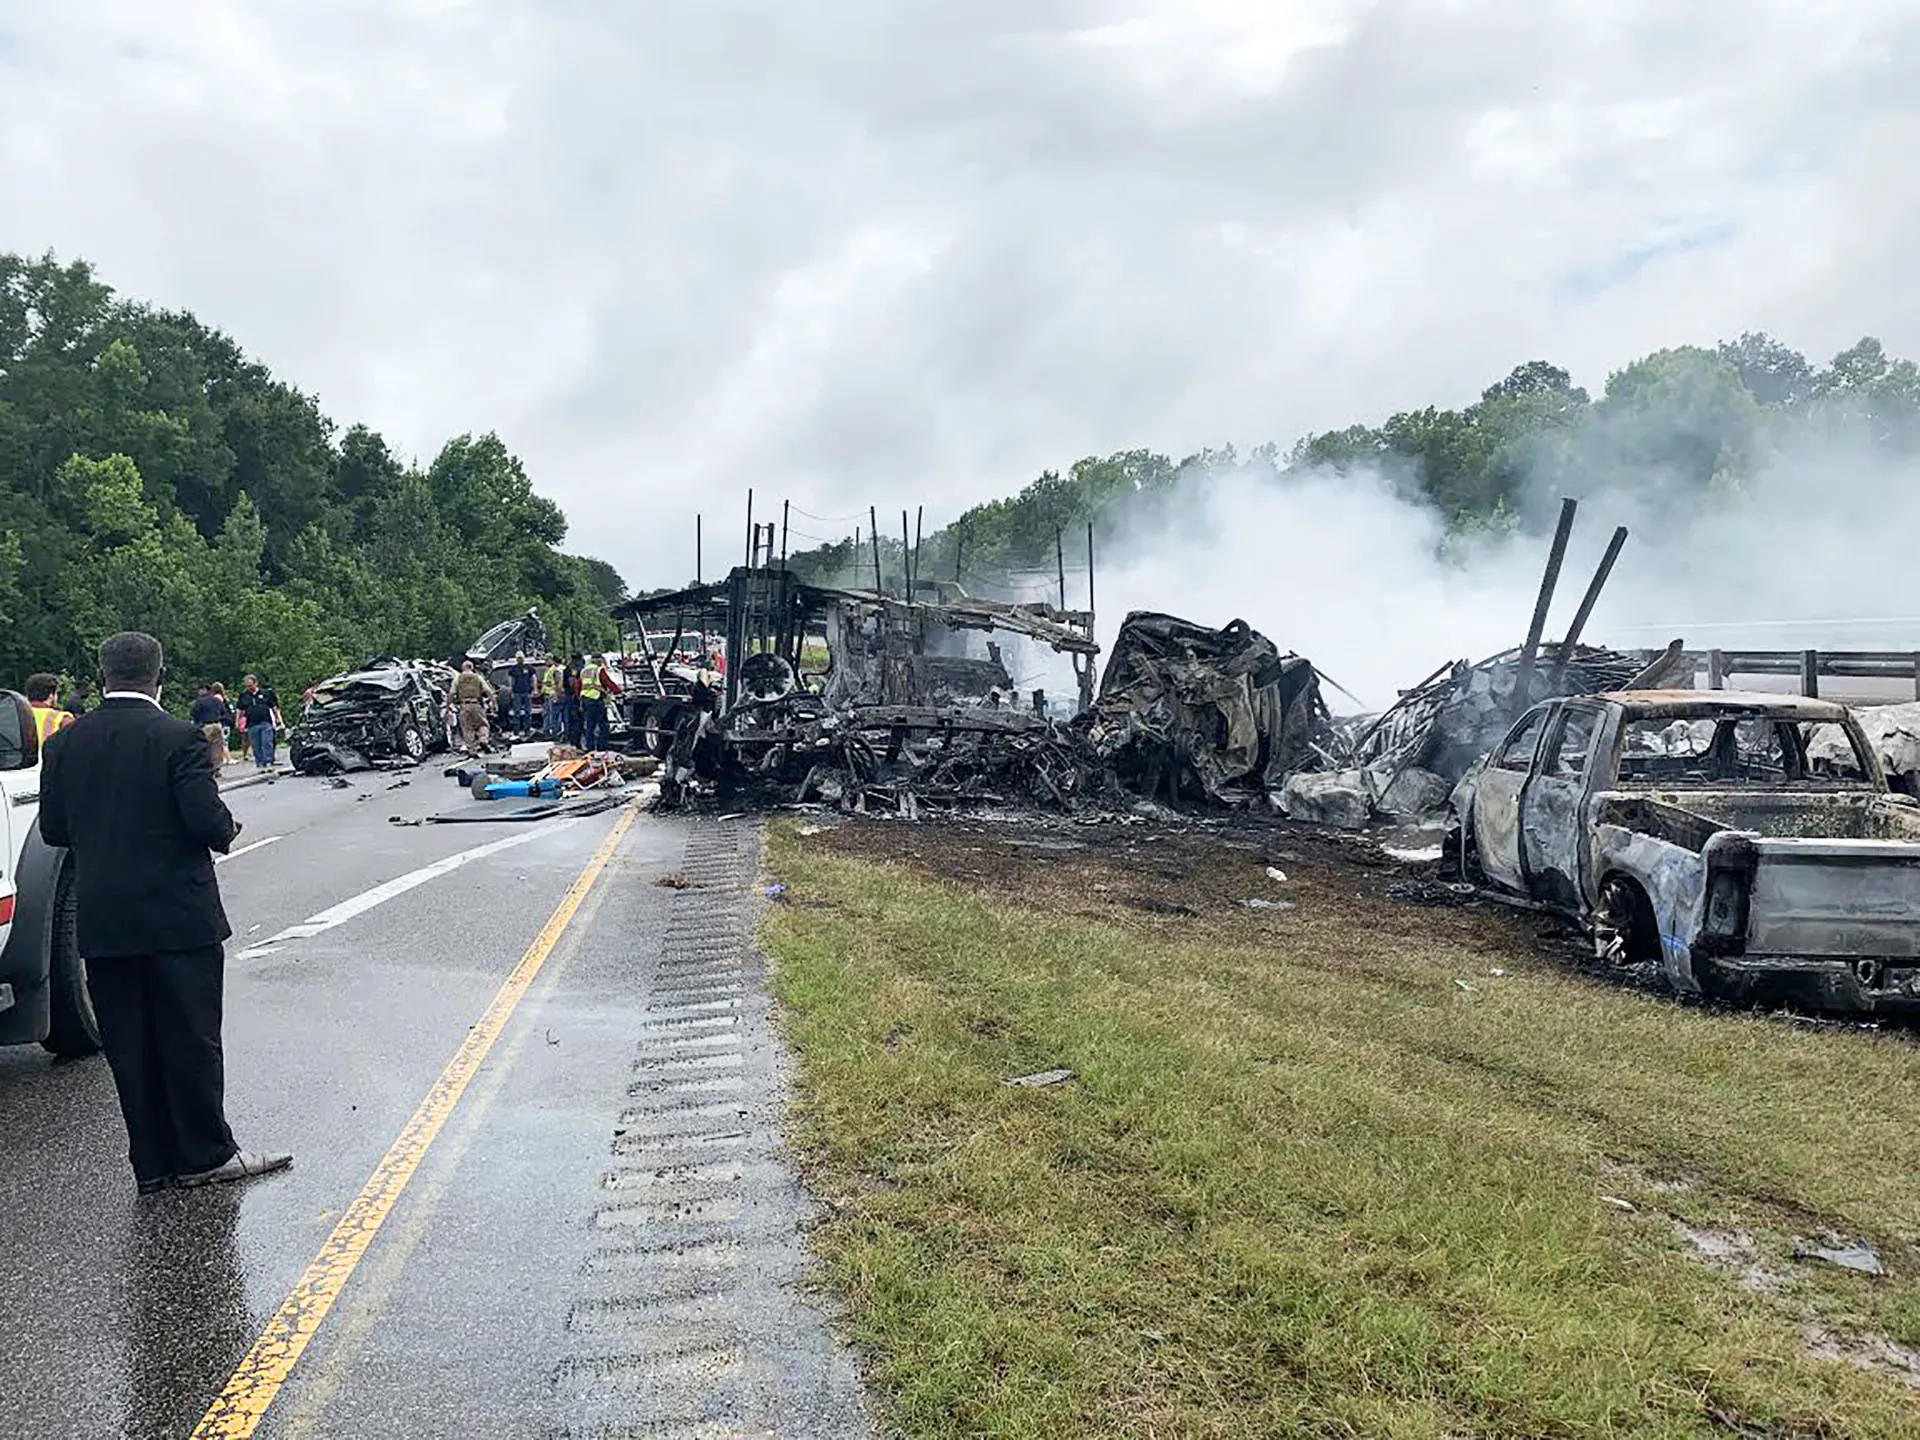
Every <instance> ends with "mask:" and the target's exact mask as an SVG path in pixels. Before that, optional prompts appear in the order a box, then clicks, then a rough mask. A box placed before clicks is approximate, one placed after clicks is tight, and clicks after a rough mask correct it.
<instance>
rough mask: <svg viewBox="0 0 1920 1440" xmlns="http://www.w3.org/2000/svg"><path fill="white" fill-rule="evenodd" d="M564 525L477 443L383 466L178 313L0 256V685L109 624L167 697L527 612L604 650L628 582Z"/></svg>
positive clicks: (474, 631)
mask: <svg viewBox="0 0 1920 1440" xmlns="http://www.w3.org/2000/svg"><path fill="white" fill-rule="evenodd" d="M566 533H567V525H566V519H565V517H564V516H563V515H562V514H561V512H560V509H559V507H558V506H556V505H555V504H554V503H553V502H552V501H550V500H547V499H545V498H544V497H542V496H540V495H538V494H536V493H535V491H534V489H533V485H532V482H531V481H530V480H529V478H528V476H527V473H526V471H525V469H524V468H523V466H522V465H521V463H520V461H519V460H518V459H517V458H516V457H515V456H514V455H513V454H512V453H511V452H509V451H508V449H507V447H506V446H505V445H504V444H503V443H502V442H501V441H500V439H499V437H497V436H495V435H492V434H488V435H481V436H474V435H461V436H457V437H455V438H453V439H451V440H449V441H447V443H446V444H445V445H444V446H443V447H442V448H441V450H440V452H439V454H438V455H436V456H435V457H434V459H433V461H432V463H431V464H429V465H428V466H426V467H425V468H424V469H421V468H419V467H417V466H415V465H412V464H407V463H403V462H402V461H401V460H400V459H399V458H398V457H397V456H396V455H394V454H393V452H392V450H391V449H390V448H389V446H388V445H387V442H386V441H385V440H383V439H382V438H381V437H380V435H379V434H378V433H376V432H375V431H373V430H371V429H369V428H367V427H366V426H364V425H354V426H351V427H350V428H348V429H347V430H345V431H344V433H342V432H340V431H339V430H338V427H336V425H335V424H334V422H333V421H332V420H330V419H328V418H327V417H326V416H325V415H324V414H323V413H322V412H321V409H320V405H319V402H318V400H317V399H316V398H315V397H314V396H312V395H308V394H305V393H303V392H302V391H300V390H298V389H296V388H294V387H293V386H291V385H288V384H286V383H285V382H283V381H280V380H277V379H275V378H274V377H273V376H272V374H270V373H269V372H268V370H267V368H266V367H265V366H263V365H261V364H259V363H257V362H256V361H253V360H250V359H249V358H248V357H247V356H246V355H245V353H244V352H242V350H241V349H240V347H239V346H238V345H237V344H235V343H234V341H233V340H231V339H229V338H228V337H227V336H226V335H224V334H222V333H221V332H219V331H217V330H213V329H209V328H208V327H207V326H205V325H203V324H201V323H200V322H199V321H198V320H196V319H195V318H194V317H193V316H192V315H191V314H188V313H186V312H184V311H169V310H162V309H157V308H155V307H153V306H150V305H146V304H142V303H139V302H136V301H132V300H128V299H125V298H122V297H120V296H118V295H116V294H115V293H114V292H113V291H112V290H111V289H110V288H108V286H106V285H105V284H103V283H102V282H101V281H99V280H98V279H96V278H95V275H94V272H93V270H92V268H91V267H90V266H89V265H87V264H86V263H85V262H81V261H75V262H70V263H61V262H60V261H58V260H56V259H55V258H53V257H52V256H46V257H41V258H26V257H23V256H19V255H12V254H0V683H4V684H7V685H12V686H18V685H19V684H20V682H21V680H22V679H23V678H24V676H25V675H26V674H28V673H30V672H32V671H36V670H49V671H54V672H64V673H66V674H68V675H74V676H86V675H90V674H91V673H92V669H93V665H92V652H93V649H94V647H95V646H96V645H97V644H98V643H99V641H100V640H101V639H102V638H104V637H105V636H106V635H108V634H111V633H113V632H114V631H117V630H123V629H137V630H146V631H149V632H151V633H153V634H155V635H158V636H159V637H160V638H161V639H162V641H163V642H164V643H165V645H166V647H167V651H168V668H169V671H170V673H171V674H172V676H173V677H174V682H175V683H174V687H173V688H174V692H175V694H180V693H182V692H184V691H186V690H188V689H190V687H191V685H192V684H193V683H194V682H195V681H199V680H210V679H223V680H227V681H229V682H231V681H232V680H234V679H235V678H237V677H238V676H239V675H241V674H243V673H245V672H248V671H252V672H255V673H258V674H260V675H261V676H262V677H263V678H264V679H266V680H268V681H269V682H270V683H273V684H276V685H279V686H283V687H297V686H301V685H304V684H306V683H307V682H309V681H311V680H313V679H316V678H318V677H320V676H324V675H327V674H331V673H335V672H337V671H339V670H342V669H346V668H348V667H350V666H353V665H356V664H359V663H361V662H363V661H365V660H367V659H369V658H371V657H373V656H376V655H383V654H399V655H403V656H419V657H440V658H448V657H451V656H454V655H457V654H459V653H461V652H462V651H464V650H465V649H466V648H467V646H468V645H469V644H471V643H472V641H473V640H474V638H475V637H476V636H478V635H479V634H480V632H481V631H483V630H484V629H486V628H487V626H489V625H491V624H493V623H494V622H495V621H498V620H502V619H507V618H510V617H511V616H513V615H516V614H520V613H522V612H524V611H525V610H526V608H527V607H529V606H533V605H537V606H539V607H540V610H541V613H542V615H543V616H544V617H545V618H546V619H547V620H548V622H549V626H550V628H552V629H553V631H554V633H555V635H556V636H557V637H565V636H569V635H570V636H572V637H573V638H574V639H575V641H576V643H580V644H586V643H588V642H590V641H592V640H596V639H607V640H611V639H612V637H613V629H612V627H611V623H610V622H609V621H608V619H607V615H606V611H607V607H608V606H610V605H612V604H615V603H617V602H618V601H619V600H620V599H622V598H624V595H625V586H624V584H623V582H622V580H621V578H620V576H619V574H618V573H617V572H616V571H615V570H614V569H613V567H612V566H610V565H608V564H606V563H605V562H604V561H600V560H595V559H590V558H586V557H582V556H577V555H569V554H567V553H564V552H563V550H562V549H561V548H560V547H561V545H562V543H563V541H564V540H565V538H566Z"/></svg>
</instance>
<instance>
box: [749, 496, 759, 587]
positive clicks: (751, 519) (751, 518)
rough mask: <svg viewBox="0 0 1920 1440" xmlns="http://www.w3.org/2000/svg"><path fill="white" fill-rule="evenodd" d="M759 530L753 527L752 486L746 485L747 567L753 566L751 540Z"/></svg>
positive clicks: (752, 540)
mask: <svg viewBox="0 0 1920 1440" xmlns="http://www.w3.org/2000/svg"><path fill="white" fill-rule="evenodd" d="M758 534H759V532H758V531H757V530H755V529H754V528H753V487H752V486H751V485H749V486H748V487H747V568H748V569H749V570H751V569H752V568H753V542H754V537H755V536H756V535H758Z"/></svg>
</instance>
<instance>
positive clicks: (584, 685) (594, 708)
mask: <svg viewBox="0 0 1920 1440" xmlns="http://www.w3.org/2000/svg"><path fill="white" fill-rule="evenodd" d="M612 688H613V685H612V677H611V676H609V675H608V674H607V667H606V666H605V665H603V664H601V663H600V659H599V657H598V656H595V657H594V658H592V659H590V660H588V661H587V663H586V665H585V666H584V667H583V668H582V669H581V671H580V711H581V719H582V724H581V732H582V738H581V741H580V746H581V748H582V749H583V750H585V751H587V752H588V753H589V754H591V753H592V752H594V751H595V750H604V749H606V748H607V693H608V691H610V690H611V689H612Z"/></svg>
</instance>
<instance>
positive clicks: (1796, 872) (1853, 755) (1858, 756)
mask: <svg viewBox="0 0 1920 1440" xmlns="http://www.w3.org/2000/svg"><path fill="white" fill-rule="evenodd" d="M1451 811H1452V817H1451V818H1452V821H1453V826H1452V832H1451V834H1450V835H1449V839H1448V844H1449V848H1450V850H1451V852H1452V855H1453V857H1454V861H1455V863H1457V864H1458V865H1459V867H1460V870H1461V874H1462V876H1463V878H1465V879H1467V880H1468V881H1470V882H1472V883H1475V884H1478V885H1481V886H1483V887H1485V888H1488V889H1490V890H1493V891H1495V892H1498V893H1501V894H1504V895H1506V896H1507V897H1510V898H1514V899H1518V900H1521V901H1525V902H1530V903H1533V904H1535V905H1538V906H1540V907H1543V908H1546V909H1549V910H1555V911H1558V912H1560V913H1563V914H1566V915H1568V916H1571V917H1573V918H1576V919H1578V920H1580V921H1581V922H1583V923H1584V924H1586V925H1587V926H1588V927H1589V928H1590V930H1591V933H1592V937H1593V944H1594V949H1595V953H1596V955H1597V956H1598V957H1599V958H1600V959H1601V960H1602V961H1604V962H1608V963H1612V964H1619V965H1634V964H1645V965H1654V966H1658V967H1659V968H1660V969H1661V970H1662V972H1663V973H1664V975H1665V977H1666V979H1667V980H1668V982H1669V983H1670V984H1671V985H1672V987H1673V988H1674V989H1675V990H1677V991H1679V992H1681V993H1683V994H1707V995H1711V996H1716V997H1720V998H1725V999H1731V1000H1741V1001H1756V1002H1764V1003H1790V1004H1799V1005H1806V1006H1811V1007H1815V1008H1821V1009H1834V1010H1846V1011H1855V1012H1894V1011H1903V1010H1904V1011H1908V1012H1920V804H1917V803H1916V802H1914V801H1913V800H1912V799H1910V798H1909V797H1907V796H1903V795H1894V794H1892V793H1891V792H1890V791H1889V790H1888V787H1887V782H1886V778H1885V775H1884V774H1883V772H1882V770H1881V767H1880V762H1879V759H1878V758H1877V757H1876V756H1875V754H1874V753H1873V750H1872V748H1871V747H1870V746H1869V745H1868V744H1867V742H1866V739H1865V737H1864V736H1863V735H1862V733H1861V730H1860V726H1859V724H1858V722H1857V721H1856V720H1855V719H1854V717H1853V716H1852V715H1851V714H1850V713H1849V712H1848V711H1847V710H1846V708H1845V707H1843V706H1840V705H1835V704H1832V703H1829V702H1824V701H1820V700H1811V699H1803V698H1801V697H1798V696H1782V695H1743V694H1739V693H1737V692H1730V691H1700V692H1694V691H1673V690H1668V691H1658V690H1649V691H1621V692H1617V693H1613V694H1605V695H1596V696H1589V697H1580V698H1567V699H1556V700H1551V701H1548V702H1547V703H1545V704H1542V705H1537V706H1535V707H1534V708H1533V709H1532V710H1530V711H1528V712H1527V714H1526V715H1524V716H1523V717H1522V718H1521V719H1520V721H1519V722H1518V723H1517V724H1516V725H1514V727H1513V729H1512V730H1511V731H1510V732H1509V733H1508V735H1507V737H1506V739H1505V740H1504V741H1502V743H1501V744H1500V745H1499V746H1498V748H1496V749H1495V750H1494V751H1493V753H1492V754H1491V755H1489V756H1488V757H1487V758H1486V759H1485V760H1483V761H1481V762H1480V764H1478V765H1477V766H1475V767H1474V768H1473V769H1472V770H1470V771H1468V773H1467V774H1466V775H1465V776H1464V777H1463V778H1462V780H1461V781H1460V784H1459V786H1458V787H1457V788H1456V789H1455V791H1454V793H1453V796H1452V801H1451Z"/></svg>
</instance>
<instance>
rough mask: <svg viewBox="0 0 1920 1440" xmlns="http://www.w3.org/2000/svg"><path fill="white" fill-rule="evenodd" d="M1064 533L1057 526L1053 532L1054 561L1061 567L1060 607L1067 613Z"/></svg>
mask: <svg viewBox="0 0 1920 1440" xmlns="http://www.w3.org/2000/svg"><path fill="white" fill-rule="evenodd" d="M1062 533H1063V532H1062V531H1060V530H1059V529H1057V528H1056V529H1055V530H1054V532H1053V563H1054V564H1056V565H1058V566H1059V567H1060V609H1061V611H1062V613H1065V611H1066V608H1067V550H1066V544H1065V542H1064V541H1063V540H1062V539H1061V535H1062Z"/></svg>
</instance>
